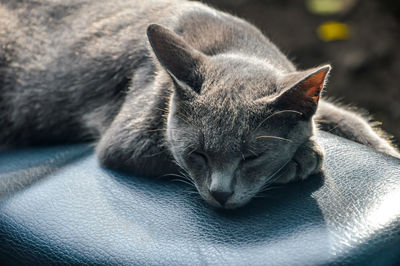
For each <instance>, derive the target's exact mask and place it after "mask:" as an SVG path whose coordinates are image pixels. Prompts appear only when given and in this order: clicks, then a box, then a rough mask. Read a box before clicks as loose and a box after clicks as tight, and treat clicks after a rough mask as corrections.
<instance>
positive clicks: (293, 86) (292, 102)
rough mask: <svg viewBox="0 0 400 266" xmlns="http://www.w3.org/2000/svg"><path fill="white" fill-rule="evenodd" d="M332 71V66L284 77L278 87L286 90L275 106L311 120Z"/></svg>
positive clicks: (279, 96) (275, 101)
mask: <svg viewBox="0 0 400 266" xmlns="http://www.w3.org/2000/svg"><path fill="white" fill-rule="evenodd" d="M330 70H331V66H330V65H324V66H321V67H316V68H312V69H308V70H305V71H299V72H294V73H290V74H286V75H284V76H282V77H281V78H280V79H279V80H278V86H280V87H281V88H284V90H283V92H282V93H281V94H280V95H278V96H277V97H276V99H275V100H274V102H273V104H274V105H275V106H276V107H278V108H279V109H290V110H296V111H298V112H300V113H302V115H303V117H305V118H310V117H311V116H312V115H313V114H314V113H315V111H316V110H317V105H318V102H319V98H320V97H321V92H322V89H323V88H324V86H325V83H326V80H327V77H328V74H329V71H330Z"/></svg>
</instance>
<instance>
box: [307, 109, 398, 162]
mask: <svg viewBox="0 0 400 266" xmlns="http://www.w3.org/2000/svg"><path fill="white" fill-rule="evenodd" d="M315 121H316V122H317V124H318V126H319V128H320V129H321V130H324V131H328V132H330V133H332V134H335V135H338V136H341V137H344V138H347V139H350V140H353V141H356V142H358V143H361V144H364V145H366V146H369V147H371V148H374V149H376V150H378V151H381V152H384V153H387V154H390V155H392V156H394V157H397V158H400V153H399V152H398V151H397V150H396V149H395V148H394V147H392V146H391V145H390V141H388V140H386V139H385V133H384V132H380V133H379V130H376V129H374V128H372V127H371V126H370V124H369V123H368V121H367V119H365V118H363V117H362V116H361V115H360V114H357V113H355V112H351V111H348V110H345V109H343V108H340V107H338V106H336V105H334V104H331V103H328V102H326V101H320V104H319V106H318V110H317V113H316V115H315Z"/></svg>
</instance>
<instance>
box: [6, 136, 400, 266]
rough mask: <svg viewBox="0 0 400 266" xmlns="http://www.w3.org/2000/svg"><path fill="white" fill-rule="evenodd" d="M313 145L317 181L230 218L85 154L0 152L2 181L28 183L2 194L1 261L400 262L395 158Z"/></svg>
mask: <svg viewBox="0 0 400 266" xmlns="http://www.w3.org/2000/svg"><path fill="white" fill-rule="evenodd" d="M318 139H319V141H320V143H321V144H322V145H323V146H324V148H325V150H326V153H327V158H326V161H325V169H326V171H325V174H324V175H323V176H314V177H312V178H310V179H309V180H306V181H305V182H302V183H295V184H290V185H287V186H283V187H281V188H278V189H275V190H272V191H270V192H268V194H265V197H263V198H257V199H255V200H254V201H253V202H251V203H250V204H249V205H247V206H246V207H244V208H242V209H239V210H235V211H229V212H228V211H218V210H215V209H214V208H212V207H210V206H208V205H207V204H206V203H204V202H203V201H202V200H201V199H200V198H199V197H198V196H197V195H196V194H195V193H193V190H192V189H191V187H189V186H187V185H186V184H183V183H180V182H173V181H172V180H170V179H145V178H140V177H132V176H128V175H125V174H123V173H118V172H114V171H110V170H106V169H102V168H100V167H99V165H98V163H97V161H96V158H95V156H94V155H93V151H92V148H91V147H90V146H86V145H75V146H63V147H52V148H30V149H25V150H11V151H7V150H5V151H1V153H0V179H2V180H5V179H10V178H11V177H21V176H31V177H33V178H34V179H35V180H36V181H35V182H33V183H32V184H29V185H25V186H24V188H22V189H19V190H17V191H14V192H13V193H10V194H8V195H6V196H5V195H4V194H3V196H2V197H1V198H0V256H1V260H2V263H3V264H18V263H19V264H23V263H25V262H28V264H45V263H53V264H54V263H61V264H83V263H88V264H139V265H145V264H164V265H171V264H174V265H181V264H186V265H204V264H219V265H231V264H235V265H236V264H237V265H249V264H253V265H308V264H309V265H315V264H360V265H363V264H375V265H390V264H393V265H395V264H396V263H397V264H398V263H400V161H399V160H398V159H395V158H392V157H390V156H387V155H384V154H381V153H377V152H375V151H373V150H371V149H369V148H367V147H365V146H361V145H359V144H356V143H353V142H350V141H348V140H344V139H341V138H338V137H335V136H333V135H330V134H327V133H323V134H322V135H321V136H319V137H318ZM28 183H29V182H25V184H28Z"/></svg>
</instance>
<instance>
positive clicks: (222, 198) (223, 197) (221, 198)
mask: <svg viewBox="0 0 400 266" xmlns="http://www.w3.org/2000/svg"><path fill="white" fill-rule="evenodd" d="M210 193H211V196H213V198H214V199H215V200H216V201H218V202H219V204H221V206H224V204H225V202H226V201H227V200H228V199H229V197H230V196H231V195H232V194H233V191H220V190H215V191H213V190H211V191H210Z"/></svg>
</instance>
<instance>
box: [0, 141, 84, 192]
mask: <svg viewBox="0 0 400 266" xmlns="http://www.w3.org/2000/svg"><path fill="white" fill-rule="evenodd" d="M91 151H92V147H91V146H89V145H86V144H82V145H73V146H55V147H50V148H49V147H33V148H21V149H13V150H2V151H1V152H0V199H1V197H3V196H6V195H9V194H11V193H16V192H18V191H20V190H22V189H25V188H27V187H29V186H31V185H33V184H34V183H36V182H38V181H39V180H43V179H44V178H46V177H47V176H49V175H51V174H53V173H55V172H56V171H58V170H59V169H60V168H61V167H63V166H64V165H67V164H69V163H72V162H74V161H77V160H79V159H81V158H83V157H84V156H87V155H89V154H90V153H91Z"/></svg>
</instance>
